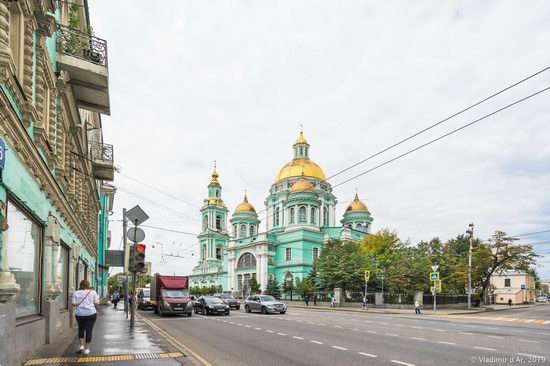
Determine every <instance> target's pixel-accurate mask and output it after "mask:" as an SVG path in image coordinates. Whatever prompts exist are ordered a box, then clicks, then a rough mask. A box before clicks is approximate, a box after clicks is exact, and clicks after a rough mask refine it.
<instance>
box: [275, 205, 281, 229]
mask: <svg viewBox="0 0 550 366" xmlns="http://www.w3.org/2000/svg"><path fill="white" fill-rule="evenodd" d="M279 213H280V210H279V207H277V208H276V209H275V226H279V223H280V218H279Z"/></svg>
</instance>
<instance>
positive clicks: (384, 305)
mask: <svg viewBox="0 0 550 366" xmlns="http://www.w3.org/2000/svg"><path fill="white" fill-rule="evenodd" d="M382 307H383V308H385V307H386V303H385V302H384V276H382Z"/></svg>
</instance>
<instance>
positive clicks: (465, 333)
mask: <svg viewBox="0 0 550 366" xmlns="http://www.w3.org/2000/svg"><path fill="white" fill-rule="evenodd" d="M458 334H463V335H474V333H468V332H460V333H458Z"/></svg>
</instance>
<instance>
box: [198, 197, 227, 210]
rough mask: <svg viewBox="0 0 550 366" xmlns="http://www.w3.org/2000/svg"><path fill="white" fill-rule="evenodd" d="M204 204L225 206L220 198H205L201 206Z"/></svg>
mask: <svg viewBox="0 0 550 366" xmlns="http://www.w3.org/2000/svg"><path fill="white" fill-rule="evenodd" d="M206 206H220V207H223V208H226V207H227V206H226V205H225V203H224V202H223V200H222V199H221V198H208V199H205V200H204V205H203V207H206Z"/></svg>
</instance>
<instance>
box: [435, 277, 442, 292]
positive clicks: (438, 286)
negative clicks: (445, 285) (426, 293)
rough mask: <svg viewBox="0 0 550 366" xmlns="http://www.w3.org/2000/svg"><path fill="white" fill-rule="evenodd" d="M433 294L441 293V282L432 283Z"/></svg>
mask: <svg viewBox="0 0 550 366" xmlns="http://www.w3.org/2000/svg"><path fill="white" fill-rule="evenodd" d="M434 286H435V292H441V280H438V281H434Z"/></svg>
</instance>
